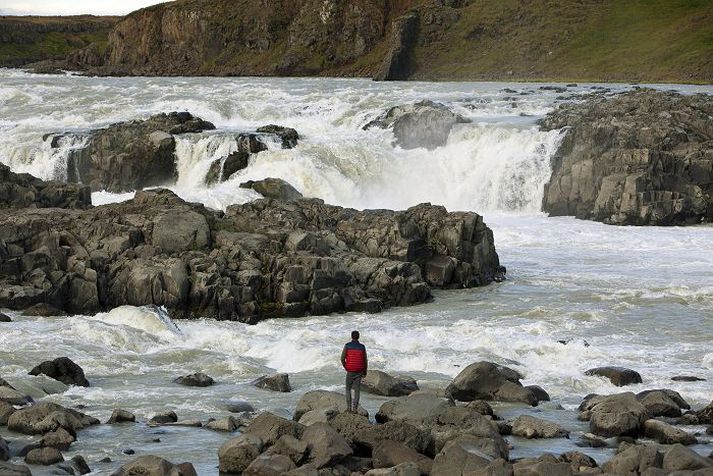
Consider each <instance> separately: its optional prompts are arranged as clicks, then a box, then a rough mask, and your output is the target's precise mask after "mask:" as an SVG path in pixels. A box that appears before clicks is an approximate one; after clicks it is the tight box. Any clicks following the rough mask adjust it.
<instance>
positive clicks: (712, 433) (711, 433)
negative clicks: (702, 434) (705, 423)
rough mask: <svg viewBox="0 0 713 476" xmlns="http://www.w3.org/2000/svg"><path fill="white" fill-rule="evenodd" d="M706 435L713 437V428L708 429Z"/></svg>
mask: <svg viewBox="0 0 713 476" xmlns="http://www.w3.org/2000/svg"><path fill="white" fill-rule="evenodd" d="M706 435H713V426H709V427H708V428H706Z"/></svg>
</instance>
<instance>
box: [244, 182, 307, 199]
mask: <svg viewBox="0 0 713 476" xmlns="http://www.w3.org/2000/svg"><path fill="white" fill-rule="evenodd" d="M240 188H249V189H252V190H255V191H256V192H257V193H259V194H260V195H262V196H263V197H265V198H274V199H275V200H282V201H293V200H297V199H298V198H303V195H302V194H301V193H300V192H299V191H298V190H297V189H296V188H295V187H293V186H292V185H290V184H289V183H287V182H286V181H284V180H282V179H279V178H272V177H268V178H266V179H263V180H248V181H247V182H243V183H241V184H240Z"/></svg>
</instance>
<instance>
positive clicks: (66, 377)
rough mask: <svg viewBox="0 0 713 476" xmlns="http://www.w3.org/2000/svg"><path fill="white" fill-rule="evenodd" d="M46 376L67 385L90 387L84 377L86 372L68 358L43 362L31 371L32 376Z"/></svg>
mask: <svg viewBox="0 0 713 476" xmlns="http://www.w3.org/2000/svg"><path fill="white" fill-rule="evenodd" d="M40 374H44V375H46V376H48V377H50V378H53V379H55V380H59V381H60V382H62V383H66V384H67V385H77V386H79V387H88V386H89V381H88V380H87V378H86V377H85V376H84V370H82V368H81V367H80V366H79V365H77V364H75V363H74V362H73V361H72V360H71V359H70V358H68V357H59V358H57V359H54V360H48V361H45V362H42V363H41V364H40V365H38V366H37V367H35V368H33V369H32V370H30V375H40Z"/></svg>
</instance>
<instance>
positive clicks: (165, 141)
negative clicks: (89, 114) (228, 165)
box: [50, 112, 215, 193]
mask: <svg viewBox="0 0 713 476" xmlns="http://www.w3.org/2000/svg"><path fill="white" fill-rule="evenodd" d="M211 129H215V126H214V125H213V124H211V123H210V122H208V121H204V120H203V119H200V118H198V117H194V116H193V115H191V114H190V113H188V112H172V113H170V114H157V115H154V116H151V117H150V118H148V119H145V120H136V121H129V122H120V123H117V124H112V125H110V126H108V127H106V128H104V129H98V130H95V131H91V132H89V133H87V134H84V136H85V137H86V145H85V146H84V147H80V148H77V149H76V150H72V151H71V152H70V154H69V156H68V158H67V181H68V182H80V183H83V184H86V185H89V186H90V187H91V189H92V190H95V191H96V190H108V191H110V192H116V193H118V192H127V191H132V190H140V189H142V188H144V187H150V186H156V185H164V184H169V183H174V182H175V181H176V179H177V178H178V170H177V169H176V155H175V149H176V141H175V139H174V137H173V136H174V135H177V134H186V133H191V132H202V131H205V130H211ZM67 136H68V134H57V135H54V136H51V137H52V139H51V143H50V144H51V145H52V146H53V147H58V146H60V145H61V143H62V140H63V139H64V138H66V137H67Z"/></svg>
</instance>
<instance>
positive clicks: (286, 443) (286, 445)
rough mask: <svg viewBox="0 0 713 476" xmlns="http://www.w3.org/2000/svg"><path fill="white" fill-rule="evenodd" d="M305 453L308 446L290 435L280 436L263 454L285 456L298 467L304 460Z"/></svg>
mask: <svg viewBox="0 0 713 476" xmlns="http://www.w3.org/2000/svg"><path fill="white" fill-rule="evenodd" d="M307 451H308V446H307V443H305V442H304V441H300V440H298V439H297V438H295V437H294V436H292V435H282V436H281V437H280V439H278V440H277V441H276V442H275V444H274V445H272V446H271V447H270V448H268V450H267V451H266V452H265V453H266V454H278V455H283V456H287V457H288V458H290V460H292V462H293V463H294V464H295V465H297V466H300V465H301V464H302V462H303V461H304V460H305V457H306V455H307Z"/></svg>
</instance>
